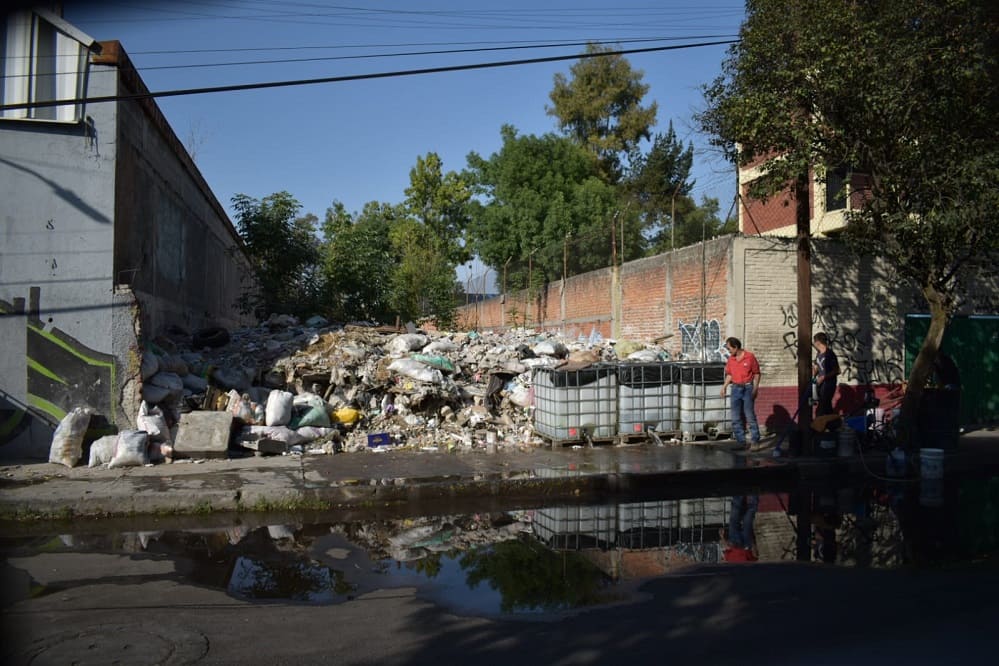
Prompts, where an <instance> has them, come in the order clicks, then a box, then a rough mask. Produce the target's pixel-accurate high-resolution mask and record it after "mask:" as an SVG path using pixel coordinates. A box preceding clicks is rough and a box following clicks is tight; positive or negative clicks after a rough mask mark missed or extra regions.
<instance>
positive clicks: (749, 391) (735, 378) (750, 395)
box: [721, 338, 760, 448]
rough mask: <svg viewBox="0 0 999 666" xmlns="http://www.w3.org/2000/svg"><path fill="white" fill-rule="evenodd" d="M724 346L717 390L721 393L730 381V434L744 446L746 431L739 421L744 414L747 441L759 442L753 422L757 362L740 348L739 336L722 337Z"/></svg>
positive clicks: (757, 373) (758, 366) (758, 374)
mask: <svg viewBox="0 0 999 666" xmlns="http://www.w3.org/2000/svg"><path fill="white" fill-rule="evenodd" d="M725 348H726V349H727V350H728V353H729V357H728V361H726V363H725V383H724V384H722V388H721V394H722V395H725V391H726V389H728V385H729V384H731V385H732V392H731V396H732V397H731V400H730V405H731V413H732V436H733V437H735V441H737V442H738V443H739V444H740V445H741V446H743V447H746V448H749V447H747V446H746V431H745V429H744V428H743V425H742V419H743V417H745V419H746V424H747V425H748V426H749V436H750V438H751V444H750V445H749V446H754V445H756V444H758V443H759V442H760V426H759V425H758V424H757V422H756V406H755V404H754V403H755V401H756V394H757V392H758V391H759V388H760V364H759V362H758V361H757V360H756V357H755V356H753V353H752V352H750V351H747V350H745V349H743V348H742V342H740V340H739V338H728V339H727V340H725Z"/></svg>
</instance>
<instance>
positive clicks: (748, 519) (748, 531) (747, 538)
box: [728, 495, 760, 548]
mask: <svg viewBox="0 0 999 666" xmlns="http://www.w3.org/2000/svg"><path fill="white" fill-rule="evenodd" d="M759 505H760V497H759V495H736V496H734V497H732V505H731V507H730V510H729V514H728V542H729V543H730V544H732V545H733V546H735V547H736V548H752V547H753V543H754V542H755V540H756V535H755V534H754V533H753V523H754V522H755V521H756V510H757V509H758V508H759Z"/></svg>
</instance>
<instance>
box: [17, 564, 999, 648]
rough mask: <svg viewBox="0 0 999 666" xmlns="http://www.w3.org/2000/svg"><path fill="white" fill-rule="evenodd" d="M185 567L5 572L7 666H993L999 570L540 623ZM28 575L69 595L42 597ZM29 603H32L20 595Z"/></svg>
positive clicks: (845, 578) (718, 579) (634, 607)
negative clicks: (258, 597)
mask: <svg viewBox="0 0 999 666" xmlns="http://www.w3.org/2000/svg"><path fill="white" fill-rule="evenodd" d="M182 566H183V565H182V563H180V562H174V561H171V560H163V559H158V558H144V557H135V556H132V557H130V556H124V555H112V554H75V553H49V554H44V555H38V556H33V557H30V558H24V559H23V560H17V559H14V560H11V561H8V562H7V563H6V564H5V566H4V569H3V581H2V583H3V590H4V592H3V594H4V602H3V612H2V620H3V628H2V644H3V649H2V659H3V663H5V664H32V665H35V666H37V665H40V664H70V663H72V664H112V663H121V664H129V665H135V666H138V665H141V664H170V665H173V664H194V663H197V664H242V665H252V664H266V665H267V666H275V665H277V664H459V663H460V664H474V665H475V666H482V665H484V664H505V665H507V666H509V665H510V664H526V663H530V664H610V663H615V664H616V663H698V664H728V663H732V664H754V663H766V664H808V665H810V666H815V665H819V664H896V663H906V664H944V663H947V664H949V663H994V662H995V655H996V652H997V650H999V634H997V632H996V627H997V626H999V597H997V595H996V592H997V591H999V570H997V568H996V567H995V566H994V565H993V566H977V567H973V568H967V569H960V570H949V571H931V572H918V573H917V572H911V571H879V570H855V569H846V568H836V567H831V566H825V565H817V564H799V563H791V562H788V563H779V564H764V563H756V564H724V565H712V566H699V567H695V568H691V569H687V570H684V571H682V572H681V573H677V574H673V575H669V576H666V577H663V578H658V579H655V580H652V581H650V582H647V583H645V584H644V585H642V586H641V587H639V588H638V589H636V590H634V592H633V593H632V594H630V595H628V599H627V600H626V601H625V602H621V603H619V604H618V605H615V606H610V607H600V608H594V609H590V610H586V611H581V612H576V613H573V614H569V615H564V616H555V617H551V616H549V617H547V618H546V619H543V620H496V619H488V618H479V617H460V616H456V615H454V614H451V613H449V612H447V611H446V610H444V609H442V608H439V607H436V606H435V605H433V604H431V603H429V602H427V601H423V600H422V599H420V598H419V597H418V596H417V595H416V593H415V591H414V590H413V589H412V588H403V589H381V590H376V591H373V592H370V593H368V594H366V595H364V596H361V597H359V598H356V599H353V600H351V601H347V602H344V603H342V604H339V605H330V606H309V605H295V604H288V603H274V604H266V603H249V602H245V601H240V600H237V599H235V598H233V597H230V596H228V595H226V594H225V592H224V591H221V590H218V589H210V588H209V587H203V586H198V585H195V584H192V583H191V582H189V581H187V580H186V579H185V577H184V576H183V575H181V572H180V571H179V569H180V568H182ZM29 576H30V577H31V578H32V579H34V580H35V581H44V582H45V583H46V584H47V585H48V587H49V589H55V590H57V591H55V592H52V593H50V594H47V595H45V596H40V597H38V598H30V597H28V598H23V597H25V595H27V594H28V593H29V587H28V586H29ZM16 598H20V600H18V601H13V599H16Z"/></svg>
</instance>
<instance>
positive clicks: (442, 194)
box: [406, 153, 472, 265]
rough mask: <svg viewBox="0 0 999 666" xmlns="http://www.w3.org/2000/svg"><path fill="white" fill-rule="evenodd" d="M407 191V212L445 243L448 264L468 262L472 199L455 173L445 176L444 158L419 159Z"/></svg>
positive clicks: (462, 181) (428, 155)
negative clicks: (466, 246)
mask: <svg viewBox="0 0 999 666" xmlns="http://www.w3.org/2000/svg"><path fill="white" fill-rule="evenodd" d="M409 182H410V185H409V187H407V188H406V209H407V211H408V212H409V214H410V215H412V216H413V217H414V218H416V219H417V220H419V221H420V223H421V224H422V225H423V226H425V227H426V228H427V229H428V230H429V231H430V233H431V234H432V235H433V236H434V237H435V238H438V239H441V241H442V242H443V246H442V249H443V250H444V252H445V255H446V256H447V258H448V260H449V261H451V262H452V263H453V264H455V265H458V264H462V263H464V262H466V261H468V259H469V258H470V257H469V253H468V250H467V249H466V248H465V231H466V229H467V227H468V210H467V208H468V202H469V200H470V199H471V197H472V193H471V190H470V189H469V187H468V185H467V184H466V183H465V181H464V180H463V179H462V177H461V176H459V175H458V174H457V173H455V172H453V171H449V172H447V173H446V174H445V173H443V166H442V164H441V158H440V157H438V156H437V154H436V153H427V156H426V157H417V158H416V166H415V167H413V168H412V169H411V170H410V172H409Z"/></svg>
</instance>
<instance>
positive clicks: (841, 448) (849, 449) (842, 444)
mask: <svg viewBox="0 0 999 666" xmlns="http://www.w3.org/2000/svg"><path fill="white" fill-rule="evenodd" d="M836 444H837V447H836V455H837V456H839V457H840V458H850V457H852V456H853V455H854V453H855V451H856V445H857V431H856V430H854V429H853V428H840V430H839V435H838V437H837V438H836Z"/></svg>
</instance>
